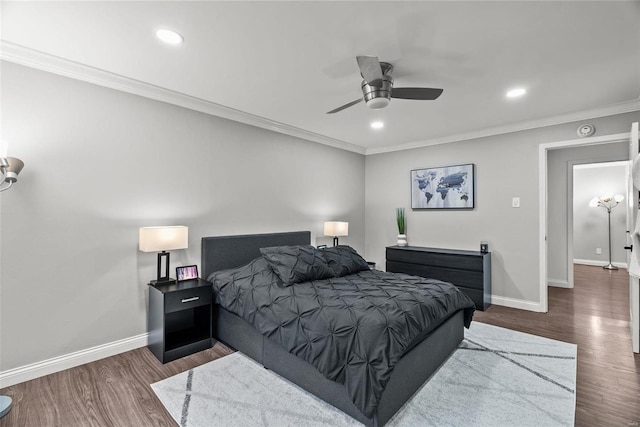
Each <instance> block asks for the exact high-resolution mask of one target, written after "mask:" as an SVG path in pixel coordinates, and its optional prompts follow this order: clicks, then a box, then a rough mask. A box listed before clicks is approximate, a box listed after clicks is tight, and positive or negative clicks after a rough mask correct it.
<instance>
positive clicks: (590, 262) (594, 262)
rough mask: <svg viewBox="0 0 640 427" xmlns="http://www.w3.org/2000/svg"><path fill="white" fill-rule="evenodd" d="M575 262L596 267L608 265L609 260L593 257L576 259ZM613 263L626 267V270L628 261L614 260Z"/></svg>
mask: <svg viewBox="0 0 640 427" xmlns="http://www.w3.org/2000/svg"><path fill="white" fill-rule="evenodd" d="M573 263H574V264H581V265H593V266H596V267H602V266H603V265H607V261H600V260H593V259H574V260H573ZM611 264H613V265H615V266H616V267H618V268H624V269H625V270H626V269H627V263H626V262H612V263H611Z"/></svg>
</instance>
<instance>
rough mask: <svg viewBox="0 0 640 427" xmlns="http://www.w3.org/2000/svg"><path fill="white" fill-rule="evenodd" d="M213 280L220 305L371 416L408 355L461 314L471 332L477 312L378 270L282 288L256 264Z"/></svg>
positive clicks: (422, 284)
mask: <svg viewBox="0 0 640 427" xmlns="http://www.w3.org/2000/svg"><path fill="white" fill-rule="evenodd" d="M208 279H209V280H210V281H211V282H212V283H213V289H214V294H215V298H216V303H217V304H219V305H220V306H222V307H223V308H225V309H226V310H228V311H230V312H231V313H234V314H236V315H238V316H240V317H242V318H243V319H245V320H246V321H247V322H249V323H250V324H252V325H253V326H254V327H255V328H256V329H257V330H258V331H259V332H260V333H262V334H263V335H265V336H267V337H269V338H270V339H272V340H274V341H276V342H278V343H279V344H281V345H282V346H283V347H284V348H285V349H286V350H287V351H289V352H290V353H292V354H294V355H296V356H298V357H300V358H302V359H304V360H306V361H307V362H308V363H310V364H311V365H313V366H315V367H316V368H317V369H318V371H319V372H320V373H322V374H323V375H324V376H325V377H326V378H328V379H330V380H332V381H335V382H338V383H340V384H344V386H345V387H346V389H347V393H348V394H349V396H350V397H351V399H352V400H353V402H354V404H355V405H356V407H357V408H358V409H360V411H362V413H363V414H365V415H366V416H368V417H371V416H373V414H374V412H375V410H376V408H377V405H378V402H379V400H380V397H381V396H382V392H383V391H384V388H385V386H386V384H387V382H388V381H389V379H390V377H391V373H392V371H393V368H394V366H395V365H396V363H397V362H398V361H399V360H400V358H401V357H402V356H403V354H405V353H406V352H407V351H408V350H410V349H411V348H413V346H415V345H416V344H418V343H419V342H421V341H422V340H423V339H424V338H425V337H426V336H427V335H428V334H429V332H431V331H432V330H434V329H435V328H437V327H438V326H439V325H440V324H441V323H443V322H444V321H445V320H446V319H448V318H449V317H450V316H451V315H453V314H454V313H456V312H457V311H458V310H461V309H462V310H464V323H465V326H467V327H468V326H469V324H470V322H471V318H472V316H473V312H474V304H473V302H472V301H471V299H469V298H468V297H467V296H466V295H464V294H463V293H462V292H461V291H459V290H458V289H457V288H456V287H455V286H453V285H451V284H449V283H445V282H441V281H438V280H434V279H424V278H420V277H416V276H409V275H406V274H398V273H385V272H382V271H378V270H368V271H361V272H359V273H355V274H350V275H347V276H343V277H336V278H330V279H323V280H314V281H310V282H304V283H297V284H294V285H292V286H289V287H282V286H280V284H279V278H278V276H276V275H275V273H274V272H273V271H272V270H271V268H270V267H269V265H268V263H267V262H266V260H264V259H263V258H257V259H255V260H254V261H252V262H251V263H249V264H247V265H245V266H243V267H239V268H236V269H232V270H224V271H220V272H216V273H213V274H212V275H211V276H210V277H209V278H208Z"/></svg>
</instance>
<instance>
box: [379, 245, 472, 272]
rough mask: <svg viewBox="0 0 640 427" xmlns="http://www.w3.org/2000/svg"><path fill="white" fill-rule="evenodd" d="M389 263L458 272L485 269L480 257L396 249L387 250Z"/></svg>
mask: <svg viewBox="0 0 640 427" xmlns="http://www.w3.org/2000/svg"><path fill="white" fill-rule="evenodd" d="M387 261H397V262H405V263H410V264H421V265H435V266H438V267H443V268H454V269H457V270H472V271H482V268H483V257H482V256H478V255H476V256H473V255H471V256H469V255H455V254H448V253H437V252H430V251H419V250H416V251H412V250H406V249H395V248H387Z"/></svg>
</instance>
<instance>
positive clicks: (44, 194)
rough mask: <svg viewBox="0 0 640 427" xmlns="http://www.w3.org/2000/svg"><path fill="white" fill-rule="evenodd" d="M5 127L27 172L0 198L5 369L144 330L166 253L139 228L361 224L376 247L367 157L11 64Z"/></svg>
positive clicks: (195, 242)
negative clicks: (367, 206)
mask: <svg viewBox="0 0 640 427" xmlns="http://www.w3.org/2000/svg"><path fill="white" fill-rule="evenodd" d="M0 64H1V66H2V81H1V83H2V99H1V103H2V104H1V107H2V126H1V132H2V133H1V134H0V137H2V138H3V139H5V140H7V141H8V142H9V153H10V154H9V155H11V156H14V157H19V158H21V159H22V160H23V161H24V162H25V168H24V170H23V171H22V173H21V175H20V179H19V181H18V183H17V184H16V185H15V187H14V188H12V189H11V190H9V191H6V192H4V193H2V195H1V196H0V203H1V205H0V210H1V213H2V216H1V218H0V220H1V222H0V227H1V230H2V241H1V243H0V249H1V255H2V257H1V258H0V285H1V286H0V337H1V340H0V371H5V370H8V369H12V368H15V367H18V366H24V365H26V364H29V363H33V362H38V361H43V360H46V359H49V358H53V357H57V356H60V355H64V354H68V353H71V352H74V351H79V350H84V349H86V348H90V347H93V346H97V345H101V344H105V343H109V342H113V341H116V340H120V339H124V338H128V337H131V336H136V335H138V334H143V333H145V332H146V331H147V320H146V316H147V285H146V283H147V282H148V281H149V280H151V279H153V278H154V275H155V265H156V254H154V253H142V252H139V251H138V249H137V244H138V241H137V239H138V227H140V226H150V225H172V224H173V225H187V226H189V249H187V250H182V251H172V253H171V260H172V270H173V267H175V266H177V265H185V264H199V263H200V238H201V237H202V236H209V235H225V234H246V233H257V232H274V231H294V230H310V231H311V232H312V239H314V238H315V243H318V244H321V243H328V244H330V243H331V238H325V237H324V236H322V225H323V222H324V221H325V220H343V221H349V223H350V224H349V236H348V237H343V238H341V239H340V241H341V242H342V243H345V244H350V245H352V246H353V247H354V248H356V249H357V250H358V251H363V249H364V240H365V236H364V231H365V228H364V157H363V156H362V155H359V154H355V153H351V152H347V151H343V150H338V149H334V148H330V147H327V146H323V145H319V144H316V143H311V142H306V141H302V140H299V139H296V138H292V137H288V136H284V135H281V134H278V133H274V132H270V131H266V130H262V129H258V128H254V127H250V126H246V125H242V124H239V123H235V122H231V121H227V120H223V119H219V118H216V117H211V116H208V115H205V114H201V113H197V112H194V111H190V110H186V109H183V108H179V107H175V106H171V105H167V104H163V103H161V102H156V101H152V100H149V99H145V98H141V97H137V96H134V95H129V94H125V93H122V92H118V91H115V90H111V89H107V88H103V87H98V86H94V85H91V84H87V83H82V82H79V81H76V80H71V79H67V78H64V77H61V76H57V75H53V74H49V73H45V72H41V71H37V70H34V69H30V68H26V67H22V66H19V65H15V64H12V63H6V62H2V63H0Z"/></svg>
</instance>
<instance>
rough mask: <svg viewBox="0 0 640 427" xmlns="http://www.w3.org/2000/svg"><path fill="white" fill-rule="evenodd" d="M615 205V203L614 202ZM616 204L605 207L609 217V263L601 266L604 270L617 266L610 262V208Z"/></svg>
mask: <svg viewBox="0 0 640 427" xmlns="http://www.w3.org/2000/svg"><path fill="white" fill-rule="evenodd" d="M616 205H617V203H616ZM616 205H613V206H611V207H609V206H606V208H607V217H608V219H609V264H607V265H605V266H603V267H602V268H604V269H605V270H617V269H618V267H616V266H615V265H613V264H611V209H612V208H613V207H615V206H616Z"/></svg>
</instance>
